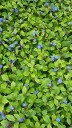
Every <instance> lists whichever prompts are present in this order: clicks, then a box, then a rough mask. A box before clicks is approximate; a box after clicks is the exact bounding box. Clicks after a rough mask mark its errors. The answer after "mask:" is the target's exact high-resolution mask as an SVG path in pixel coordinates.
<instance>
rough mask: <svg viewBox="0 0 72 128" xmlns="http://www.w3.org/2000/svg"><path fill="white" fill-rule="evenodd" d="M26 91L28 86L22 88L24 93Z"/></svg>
mask: <svg viewBox="0 0 72 128" xmlns="http://www.w3.org/2000/svg"><path fill="white" fill-rule="evenodd" d="M26 92H27V88H26V87H25V86H24V87H23V88H22V93H23V94H26Z"/></svg>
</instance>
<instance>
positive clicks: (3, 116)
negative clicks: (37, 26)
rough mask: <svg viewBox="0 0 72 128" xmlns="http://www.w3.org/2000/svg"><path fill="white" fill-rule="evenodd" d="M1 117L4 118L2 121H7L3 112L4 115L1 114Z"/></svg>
mask: <svg viewBox="0 0 72 128" xmlns="http://www.w3.org/2000/svg"><path fill="white" fill-rule="evenodd" d="M1 117H2V120H5V119H6V116H5V115H4V113H3V112H2V114H1Z"/></svg>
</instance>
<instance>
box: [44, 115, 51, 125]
mask: <svg viewBox="0 0 72 128" xmlns="http://www.w3.org/2000/svg"><path fill="white" fill-rule="evenodd" d="M43 120H44V121H45V122H46V123H50V117H49V116H48V115H44V116H43Z"/></svg>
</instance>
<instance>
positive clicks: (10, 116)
mask: <svg viewBox="0 0 72 128" xmlns="http://www.w3.org/2000/svg"><path fill="white" fill-rule="evenodd" d="M6 118H7V119H8V120H9V121H11V122H15V117H14V116H13V115H6Z"/></svg>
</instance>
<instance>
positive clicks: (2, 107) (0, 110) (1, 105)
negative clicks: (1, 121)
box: [0, 103, 4, 112]
mask: <svg viewBox="0 0 72 128" xmlns="http://www.w3.org/2000/svg"><path fill="white" fill-rule="evenodd" d="M3 109H4V105H3V104H2V103H1V104H0V112H2V111H3Z"/></svg>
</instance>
